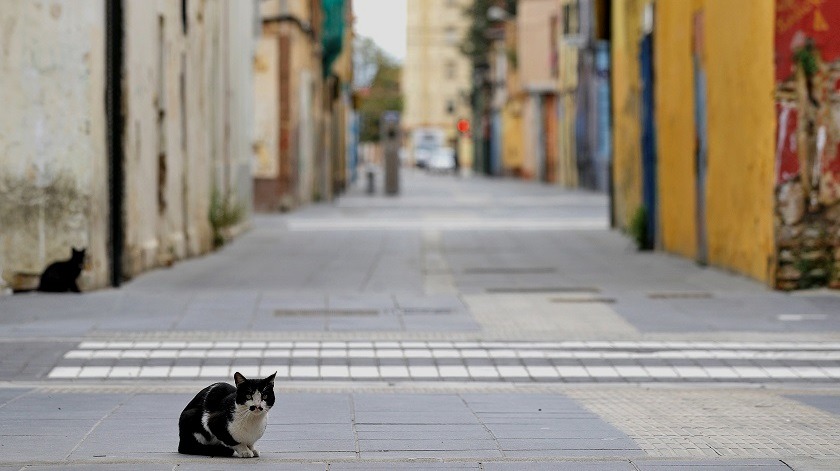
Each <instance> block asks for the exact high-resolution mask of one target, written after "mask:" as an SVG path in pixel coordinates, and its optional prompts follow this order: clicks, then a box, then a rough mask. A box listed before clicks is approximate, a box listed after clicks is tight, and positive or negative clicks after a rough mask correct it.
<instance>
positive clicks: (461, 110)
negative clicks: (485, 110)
mask: <svg viewBox="0 0 840 471" xmlns="http://www.w3.org/2000/svg"><path fill="white" fill-rule="evenodd" d="M470 3H471V1H470V0H408V30H407V41H408V44H407V48H406V58H405V64H404V66H403V82H402V83H403V96H404V112H403V116H402V126H403V128H404V129H405V130H406V131H407V133H406V135H409V136H410V135H411V134H412V133H411V131H414V130H416V129H419V128H435V129H439V130H442V131H443V133H444V136H445V139H446V141H448V143H449V144H450V145H452V146H453V147H454V146H455V145H456V138H457V128H456V125H457V122H458V120H459V119H462V118H469V116H470V114H471V111H470V106H469V91H470V86H471V83H472V70H471V66H470V63H469V61H468V59H467V58H466V57H465V56H464V55H463V54H462V53H461V51H460V46H461V41H462V39H463V37H464V34H465V32H466V28H467V21H468V20H467V17H466V16H465V15H464V14H463V12H464V9H465V8H466V7H468V6H469V5H470ZM474 132H478V130H476V131H474Z"/></svg>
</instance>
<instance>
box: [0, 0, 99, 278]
mask: <svg viewBox="0 0 840 471" xmlns="http://www.w3.org/2000/svg"><path fill="white" fill-rule="evenodd" d="M104 27H105V11H104V3H103V2H102V1H100V0H72V1H70V0H64V1H61V0H53V1H31V0H20V1H9V0H6V1H4V2H3V7H2V8H0V103H2V106H3V113H0V270H2V273H3V277H4V278H5V279H7V280H9V281H11V279H12V278H13V277H14V274H15V273H40V272H41V271H42V270H43V269H44V267H45V266H46V265H48V264H49V263H51V262H53V261H56V260H61V259H67V258H69V257H70V248H71V247H73V246H75V247H87V253H88V265H87V267H86V269H85V271H84V272H83V275H82V278H81V280H80V285H81V287H82V289H88V288H91V287H101V286H105V285H106V284H107V281H108V273H109V271H108V265H109V264H108V258H107V257H108V256H107V243H108V241H107V233H108V232H107V221H108V207H107V201H108V197H107V195H108V188H107V182H108V178H107V160H106V159H107V155H106V154H107V153H106V145H105V144H106V141H105V104H104V98H105V94H104V89H105V84H104V80H105V72H104V63H105V60H104V56H105V39H104Z"/></svg>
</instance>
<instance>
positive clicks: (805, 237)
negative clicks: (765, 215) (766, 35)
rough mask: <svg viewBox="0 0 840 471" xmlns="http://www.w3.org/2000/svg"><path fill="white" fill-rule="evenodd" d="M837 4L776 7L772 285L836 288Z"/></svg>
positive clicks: (839, 204) (839, 274)
mask: <svg viewBox="0 0 840 471" xmlns="http://www.w3.org/2000/svg"><path fill="white" fill-rule="evenodd" d="M838 35H840V1H837V0H776V24H775V62H776V155H775V158H776V161H775V165H776V168H775V170H776V175H775V178H776V182H775V183H776V216H777V218H776V220H777V225H776V246H777V249H778V252H777V259H778V266H777V270H776V286H777V287H778V288H782V289H796V288H807V287H811V286H822V285H826V284H827V285H829V286H831V287H833V288H840V41H838V40H837V37H838Z"/></svg>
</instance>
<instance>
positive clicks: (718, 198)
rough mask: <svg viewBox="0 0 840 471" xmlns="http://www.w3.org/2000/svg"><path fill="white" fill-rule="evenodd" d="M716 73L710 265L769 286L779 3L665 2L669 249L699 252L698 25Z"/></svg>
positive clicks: (660, 155) (659, 109) (659, 37)
mask: <svg viewBox="0 0 840 471" xmlns="http://www.w3.org/2000/svg"><path fill="white" fill-rule="evenodd" d="M700 11H702V15H703V18H704V20H703V21H704V26H703V29H704V30H705V34H704V35H703V38H704V40H703V45H702V54H701V60H702V64H703V67H704V69H705V71H706V77H707V83H706V97H707V102H706V106H707V108H706V109H707V133H708V135H707V137H708V155H707V159H708V165H707V178H706V189H705V194H706V213H705V221H706V234H707V248H708V261H709V263H710V264H712V265H717V266H721V267H725V268H729V269H732V270H734V271H737V272H740V273H743V274H746V275H749V276H751V277H754V278H756V279H759V280H762V281H769V280H770V278H771V271H772V270H771V268H772V267H771V264H770V261H771V260H772V258H773V253H774V242H773V214H774V207H773V168H774V167H773V166H774V160H773V155H774V154H773V152H774V132H775V114H774V101H773V87H774V82H773V81H774V78H773V77H774V75H773V22H774V4H773V2H752V1H737V2H733V1H730V0H691V1H687V0H659V1H657V2H656V24H655V30H654V38H655V48H656V52H655V74H656V85H655V87H656V88H655V93H656V125H657V160H658V162H657V164H658V191H659V217H660V234H661V237H662V246H663V248H664V249H665V250H668V251H671V252H674V253H678V254H681V255H684V256H686V257H691V258H694V257H695V256H696V254H697V233H696V230H697V228H696V221H695V217H696V216H695V212H696V210H695V208H696V204H697V201H696V183H695V182H696V169H695V152H696V139H697V136H696V131H695V122H694V98H693V97H694V65H693V62H692V61H693V59H692V58H693V51H694V45H693V42H694V39H693V34H694V29H695V28H694V21H695V20H694V18H695V14H696V13H698V12H700Z"/></svg>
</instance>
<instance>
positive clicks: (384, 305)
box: [327, 293, 396, 311]
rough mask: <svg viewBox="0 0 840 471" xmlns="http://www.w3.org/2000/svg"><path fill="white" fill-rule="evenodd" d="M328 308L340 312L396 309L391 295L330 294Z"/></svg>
mask: <svg viewBox="0 0 840 471" xmlns="http://www.w3.org/2000/svg"><path fill="white" fill-rule="evenodd" d="M327 308H328V309H329V310H330V311H332V310H338V311H345V310H357V309H363V310H374V311H379V310H393V309H394V308H396V304H395V302H394V297H393V296H392V295H390V294H381V293H352V294H350V293H347V294H329V295H328V296H327Z"/></svg>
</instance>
